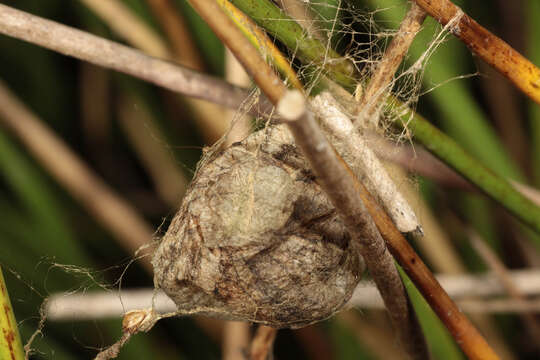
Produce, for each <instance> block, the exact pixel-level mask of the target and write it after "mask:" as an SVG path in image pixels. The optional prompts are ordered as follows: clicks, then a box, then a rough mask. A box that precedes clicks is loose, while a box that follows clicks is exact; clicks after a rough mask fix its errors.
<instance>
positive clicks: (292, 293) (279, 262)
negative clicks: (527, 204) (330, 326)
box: [152, 125, 364, 328]
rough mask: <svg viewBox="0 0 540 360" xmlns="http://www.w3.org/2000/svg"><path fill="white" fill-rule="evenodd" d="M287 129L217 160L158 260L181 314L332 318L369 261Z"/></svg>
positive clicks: (202, 172) (202, 175)
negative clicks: (347, 229) (366, 260)
mask: <svg viewBox="0 0 540 360" xmlns="http://www.w3.org/2000/svg"><path fill="white" fill-rule="evenodd" d="M358 246H359V245H357V244H356V243H355V242H353V241H352V240H351V238H350V236H349V234H348V232H347V231H346V229H345V226H344V224H343V222H342V221H341V219H340V217H339V215H338V213H337V211H336V210H335V209H334V207H333V205H332V204H331V202H330V201H329V200H328V199H327V198H326V196H325V194H324V193H323V192H322V190H321V189H320V187H319V185H318V184H317V179H316V178H315V177H314V175H313V174H312V173H311V171H310V170H309V167H308V164H307V163H306V161H305V160H304V158H303V156H302V155H301V153H300V151H299V149H297V148H296V146H295V145H294V141H293V139H292V136H291V134H290V133H289V131H288V130H287V128H286V127H284V126H283V125H278V126H271V127H268V128H266V129H264V130H261V131H259V132H257V133H255V134H252V135H251V136H249V137H248V138H247V139H246V140H244V141H243V142H240V143H235V144H234V145H233V146H231V147H229V148H228V149H226V150H224V151H221V152H219V153H217V154H213V155H211V158H209V159H207V160H206V161H205V163H204V165H202V166H201V168H200V169H199V170H198V171H197V173H196V175H195V177H194V179H193V182H192V184H191V185H190V188H189V190H188V192H187V194H186V196H185V197H184V200H183V203H182V206H181V208H180V210H179V211H178V212H177V214H176V215H175V217H174V219H173V220H172V222H171V224H170V226H169V228H168V230H167V232H166V234H165V235H164V237H163V239H162V241H161V243H160V244H159V246H158V248H157V250H156V251H155V253H154V257H153V260H152V263H153V265H154V274H155V275H154V282H155V286H156V287H157V288H161V289H162V290H163V291H165V293H166V294H167V295H168V296H169V297H170V298H171V299H172V300H173V301H174V302H175V303H176V305H177V307H178V310H179V311H180V312H186V313H199V314H202V315H208V316H214V317H220V318H224V319H231V320H244V321H250V322H257V323H262V324H266V325H269V326H274V327H293V328H298V327H302V326H306V325H309V324H311V323H314V322H317V321H320V320H324V319H326V318H328V317H330V316H331V315H332V314H334V313H335V312H337V311H338V310H339V309H340V308H341V307H342V306H343V305H344V304H345V303H346V302H347V301H348V300H349V298H350V297H351V295H352V292H353V290H354V289H355V287H356V285H357V283H358V281H359V280H360V276H361V274H362V272H363V270H364V263H363V260H362V258H361V256H360V252H359V248H358Z"/></svg>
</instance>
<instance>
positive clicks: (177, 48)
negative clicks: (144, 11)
mask: <svg viewBox="0 0 540 360" xmlns="http://www.w3.org/2000/svg"><path fill="white" fill-rule="evenodd" d="M146 2H147V3H148V5H150V9H151V10H152V12H153V13H154V15H155V16H156V18H157V20H158V21H159V22H160V24H161V27H162V28H163V30H164V32H165V34H166V35H167V38H168V39H169V43H170V44H171V46H172V48H173V49H174V55H175V59H176V60H177V61H178V62H179V63H180V64H182V65H185V66H187V67H189V68H190V69H193V70H199V71H203V70H204V67H205V66H204V61H203V59H202V57H201V54H200V52H199V50H198V48H197V45H196V44H195V42H194V41H193V38H192V36H191V34H190V32H189V29H188V26H187V24H186V22H185V20H184V18H183V17H182V15H181V14H180V12H179V11H178V9H177V8H176V7H175V5H174V4H173V3H171V1H170V0H146Z"/></svg>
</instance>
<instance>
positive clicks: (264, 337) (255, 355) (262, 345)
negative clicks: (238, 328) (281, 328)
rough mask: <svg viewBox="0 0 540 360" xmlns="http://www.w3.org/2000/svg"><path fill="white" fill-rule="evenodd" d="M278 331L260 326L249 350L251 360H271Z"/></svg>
mask: <svg viewBox="0 0 540 360" xmlns="http://www.w3.org/2000/svg"><path fill="white" fill-rule="evenodd" d="M276 335H277V329H275V328H271V327H269V326H265V325H259V327H258V328H257V332H256V333H255V336H254V337H253V341H252V342H251V346H250V349H249V360H269V359H271V357H272V347H273V346H274V340H275V339H276Z"/></svg>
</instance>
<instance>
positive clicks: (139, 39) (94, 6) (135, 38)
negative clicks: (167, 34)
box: [80, 0, 172, 59]
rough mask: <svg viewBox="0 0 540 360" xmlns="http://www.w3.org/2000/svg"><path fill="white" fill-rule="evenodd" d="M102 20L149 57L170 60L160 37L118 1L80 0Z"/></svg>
mask: <svg viewBox="0 0 540 360" xmlns="http://www.w3.org/2000/svg"><path fill="white" fill-rule="evenodd" d="M80 1H81V2H82V3H83V4H84V5H86V6H87V7H88V8H89V9H90V10H92V11H93V12H95V13H96V14H97V15H98V16H99V17H100V18H102V19H103V20H104V21H105V22H106V23H107V25H109V26H110V27H111V29H113V30H114V32H115V33H117V34H118V35H119V36H120V37H122V38H124V39H125V40H127V41H128V42H129V43H131V44H134V46H136V47H137V48H139V49H141V50H142V51H144V52H145V53H147V54H148V55H151V56H155V57H157V58H161V59H171V57H172V56H171V53H170V52H169V49H168V47H167V44H165V43H164V42H163V40H162V39H161V36H159V34H157V33H156V32H155V31H154V30H153V29H152V28H150V27H149V26H146V24H145V23H143V22H142V21H141V20H140V19H139V18H138V17H137V16H136V15H135V14H133V12H132V11H131V10H130V9H129V8H128V7H127V6H126V5H125V4H124V3H123V2H121V1H118V0H80Z"/></svg>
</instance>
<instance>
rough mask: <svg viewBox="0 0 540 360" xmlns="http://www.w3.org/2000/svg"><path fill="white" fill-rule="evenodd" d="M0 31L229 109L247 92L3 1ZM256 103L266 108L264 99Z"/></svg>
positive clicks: (237, 105)
mask: <svg viewBox="0 0 540 360" xmlns="http://www.w3.org/2000/svg"><path fill="white" fill-rule="evenodd" d="M0 33H2V34H5V35H8V36H11V37H14V38H17V39H21V40H24V41H28V42H31V43H33V44H36V45H39V46H43V47H45V48H47V49H50V50H54V51H57V52H59V53H61V54H64V55H67V56H72V57H75V58H77V59H80V60H84V61H88V62H90V63H92V64H96V65H99V66H103V67H106V68H109V69H113V70H116V71H119V72H123V73H125V74H128V75H131V76H134V77H137V78H140V79H143V80H146V81H148V82H151V83H153V84H156V85H158V86H161V87H164V88H166V89H169V90H172V91H175V92H178V93H181V94H183V95H186V96H191V97H195V98H198V99H203V100H207V101H210V102H213V103H215V104H219V105H223V106H225V107H228V108H231V109H237V108H238V107H239V106H240V105H241V104H242V103H243V102H244V101H245V99H246V98H247V97H248V96H249V95H250V94H249V92H248V91H247V90H246V89H243V88H240V87H237V86H234V85H231V84H228V83H226V82H225V81H223V80H221V79H218V78H215V77H212V76H209V75H204V74H201V73H198V72H196V71H193V70H189V69H187V68H183V67H181V66H177V65H174V64H172V63H169V62H166V61H163V60H159V59H155V58H152V57H150V56H147V55H145V54H143V53H141V52H140V51H137V50H135V49H133V48H130V47H127V46H124V45H120V44H118V43H115V42H113V41H109V40H106V39H103V38H100V37H97V36H94V35H92V34H89V33H86V32H84V31H80V30H77V29H74V28H71V27H68V26H65V25H62V24H59V23H56V22H54V21H50V20H46V19H43V18H40V17H38V16H34V15H31V14H28V13H25V12H23V11H20V10H16V9H13V8H10V7H8V6H5V5H3V4H0ZM260 106H262V108H261V109H263V110H266V111H268V109H269V106H268V103H265V102H264V101H263V104H261V105H260ZM254 112H255V113H257V111H256V110H254Z"/></svg>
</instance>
